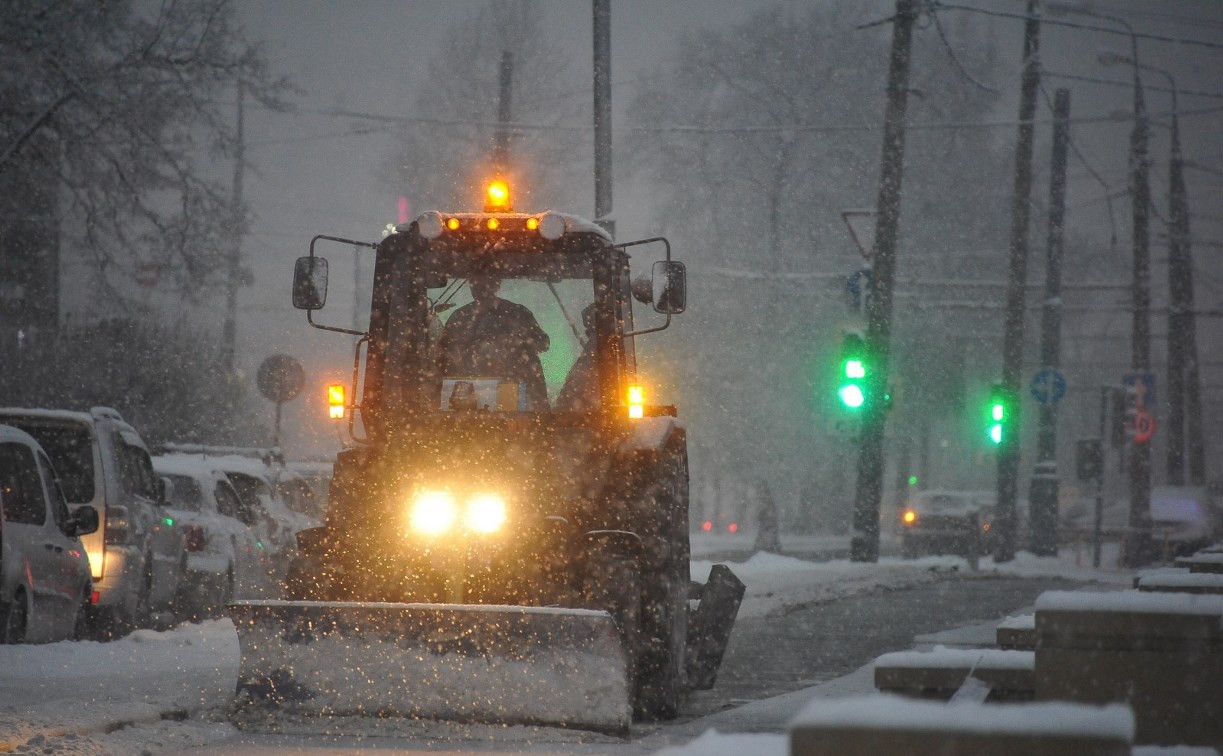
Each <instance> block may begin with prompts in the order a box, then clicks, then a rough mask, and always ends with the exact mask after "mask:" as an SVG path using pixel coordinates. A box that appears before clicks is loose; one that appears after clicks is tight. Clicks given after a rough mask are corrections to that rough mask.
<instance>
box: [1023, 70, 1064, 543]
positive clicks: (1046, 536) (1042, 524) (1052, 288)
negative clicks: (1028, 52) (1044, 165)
mask: <svg viewBox="0 0 1223 756" xmlns="http://www.w3.org/2000/svg"><path fill="white" fill-rule="evenodd" d="M1069 143H1070V90H1068V89H1059V90H1057V93H1056V94H1055V96H1054V102H1053V163H1052V166H1051V168H1050V172H1049V246H1048V252H1047V256H1046V258H1045V301H1044V306H1043V308H1042V310H1041V319H1040V363H1041V366H1042V367H1043V368H1045V369H1046V370H1056V369H1057V368H1058V366H1059V364H1060V361H1061V359H1060V358H1061V354H1060V353H1061V333H1062V249H1063V244H1062V242H1063V238H1064V236H1065V233H1064V232H1065V222H1066V148H1067V146H1068V145H1069ZM1045 399H1046V401H1045V402H1044V403H1042V404H1041V405H1040V425H1039V435H1038V436H1037V442H1036V468H1035V470H1034V472H1033V475H1032V484H1031V488H1030V496H1029V498H1030V499H1031V502H1032V503H1031V507H1032V509H1031V512H1030V520H1031V524H1032V533H1031V543H1030V544H1029V548H1030V549H1031V550H1032V553H1033V554H1036V555H1037V556H1057V499H1058V489H1059V482H1058V477H1057V402H1056V401H1054V397H1052V396H1047V397H1045Z"/></svg>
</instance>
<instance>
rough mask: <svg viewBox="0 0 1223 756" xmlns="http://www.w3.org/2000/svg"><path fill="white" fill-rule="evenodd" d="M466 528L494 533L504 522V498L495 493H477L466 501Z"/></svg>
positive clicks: (478, 531) (476, 531)
mask: <svg viewBox="0 0 1223 756" xmlns="http://www.w3.org/2000/svg"><path fill="white" fill-rule="evenodd" d="M465 519H466V523H465V524H466V525H467V529H468V530H470V531H472V532H474V533H495V532H497V531H498V530H500V529H501V526H502V525H504V524H505V500H504V499H502V498H501V497H500V496H498V495H496V494H479V495H477V496H473V497H472V498H471V500H470V501H468V502H467V516H466V518H465Z"/></svg>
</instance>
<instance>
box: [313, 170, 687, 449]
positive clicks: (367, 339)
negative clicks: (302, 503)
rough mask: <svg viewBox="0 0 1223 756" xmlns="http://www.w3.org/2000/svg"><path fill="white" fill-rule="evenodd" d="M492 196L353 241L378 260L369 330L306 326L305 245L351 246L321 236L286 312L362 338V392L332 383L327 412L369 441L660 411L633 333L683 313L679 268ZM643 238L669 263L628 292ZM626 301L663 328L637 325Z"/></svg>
mask: <svg viewBox="0 0 1223 756" xmlns="http://www.w3.org/2000/svg"><path fill="white" fill-rule="evenodd" d="M495 186H496V184H494V187H495ZM489 197H490V202H489V204H488V205H486V207H485V211H484V212H479V213H470V212H466V213H441V212H427V213H424V214H423V215H421V216H420V217H418V218H417V219H416V220H415V221H413V222H411V223H406V224H401V225H399V226H397V227H395V228H394V231H393V232H392V233H390V234H388V235H387V236H386V237H385V238H384V239H383V240H382V241H381V242H379V243H377V244H363V246H366V247H371V248H373V249H374V250H375V255H376V261H375V267H374V289H373V296H372V306H371V312H370V325H369V331H368V332H354V331H349V330H348V329H342V328H335V327H332V326H326V325H322V324H317V323H314V321H313V312H314V311H315V310H317V309H320V308H321V307H322V306H323V304H324V303H325V301H326V276H327V264H326V260H325V258H323V257H320V256H318V255H316V253H315V249H316V246H317V245H318V244H319V243H320V242H328V241H330V242H338V243H342V244H346V245H351V244H362V243H360V242H354V241H351V240H343V239H335V238H334V237H327V236H318V237H315V239H314V240H313V241H312V243H311V247H310V255H309V256H306V257H302V258H300V259H299V260H298V262H297V266H296V270H295V276H294V305H295V306H297V307H298V308H300V309H305V310H307V313H308V316H309V317H310V322H311V324H312V325H315V326H316V327H319V328H323V329H326V330H338V331H342V332H347V333H354V334H356V335H359V336H361V337H362V338H361V342H360V343H359V344H358V347H357V354H356V355H355V359H354V376H355V380H354V388H355V386H356V385H357V384H358V383H360V384H362V385H363V389H362V395H361V397H360V398H359V400H356V401H352V402H348V401H346V397H347V396H348V393H347V392H346V391H345V390H343V388H342V387H333V388H332V389H331V390H330V391H329V396H330V397H331V403H332V405H333V411H332V415H333V417H334V416H346V417H348V418H349V420H350V424H351V423H352V421H353V416H354V414H355V415H359V417H360V420H361V421H362V426H363V428H364V431H365V433H366V434H367V436H368V437H370V438H377V437H378V436H379V435H383V434H392V435H393V434H395V433H397V432H399V431H401V430H403V429H405V428H412V427H419V426H422V425H424V426H429V427H430V428H435V427H436V426H437V424H438V423H441V424H443V425H448V424H450V423H453V422H470V421H471V420H472V419H473V418H472V417H471V416H472V415H473V414H476V413H479V414H481V415H487V416H498V417H503V418H505V419H507V420H510V418H512V417H518V418H520V419H522V418H523V417H524V416H529V417H530V418H531V419H532V421H533V422H534V423H536V424H544V425H555V424H561V425H565V424H572V423H573V422H574V421H575V418H585V421H586V422H588V423H589V422H620V423H622V422H623V419H624V418H629V417H634V416H635V417H640V416H644V415H647V414H650V413H651V412H653V413H658V412H665V411H666V409H667V408H661V407H660V408H650V407H648V406H647V405H646V404H645V401H644V399H645V397H644V391H643V389H642V387H641V386H640V384H639V383H637V381H636V359H635V355H634V352H633V338H632V337H633V336H635V335H640V334H641V333H646V332H651V331H657V330H661V329H663V328H666V327H667V325H668V324H669V323H670V316H671V315H673V314H677V313H679V312H682V311H683V309H684V304H685V301H684V300H685V273H684V267H683V264H682V263H679V262H676V261H673V260H671V259H670V245H669V243H667V241H666V240H665V239H662V238H654V239H647V240H643V241H640V242H630V243H628V244H616V243H614V242H613V240H612V239H611V237H610V236H609V235H608V233H607V232H606V231H605V230H603V229H602V228H601V227H599V226H597V225H595V224H594V223H591V222H589V221H586V220H583V219H581V218H578V217H576V216H573V215H567V214H563V213H558V212H551V211H550V212H545V213H539V214H531V213H520V212H514V211H513V210H512V209H511V208H510V206H509V201H508V189H505V188H504V185H502V188H501V189H500V190H497V191H490V193H489ZM641 244H661V245H663V247H664V250H665V254H666V259H665V260H663V261H660V262H658V263H656V264H655V266H654V270H653V280H652V281H651V282H646V281H638V282H636V283H635V284H634V282H632V281H630V276H629V255H628V252H627V251H626V250H627V248H629V247H632V246H635V245H641ZM634 297H636V298H637V299H638V300H639V301H642V302H645V303H649V304H652V305H653V309H654V310H655V311H657V312H659V313H662V314H664V315H665V316H666V320H665V322H663V323H662V324H661V325H657V326H654V327H650V328H646V329H643V330H635V326H634V322H633V311H632V299H633V298H634ZM363 350H364V353H365V354H364V356H365V359H364V370H363V371H362V359H361V357H362V351H363ZM350 427H352V426H351V425H350Z"/></svg>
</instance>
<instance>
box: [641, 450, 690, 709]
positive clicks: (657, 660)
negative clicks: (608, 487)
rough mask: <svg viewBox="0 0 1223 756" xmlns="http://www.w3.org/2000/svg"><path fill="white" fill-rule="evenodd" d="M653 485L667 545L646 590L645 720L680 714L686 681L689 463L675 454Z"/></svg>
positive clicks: (642, 706)
mask: <svg viewBox="0 0 1223 756" xmlns="http://www.w3.org/2000/svg"><path fill="white" fill-rule="evenodd" d="M659 478H660V479H659V481H658V482H656V483H655V484H654V485H653V486H651V489H652V490H651V495H650V497H651V499H652V500H653V507H654V509H655V511H657V512H659V513H662V514H663V515H664V517H663V521H662V523H661V527H660V529H659V535H660V536H661V537H662V538H663V539H664V541H665V542H666V545H667V556H666V561H665V563H664V564H663V565H662V569H660V570H657V571H656V572H655V574H656V575H657V577H656V578H655V580H654V581H653V583H652V585H650V586H648V587H646V588H645V589H644V596H645V601H644V606H643V611H642V630H643V636H644V637H645V638H646V639H647V643H646V644H645V647H644V652H643V655H642V657H643V658H642V660H641V663H640V665H639V667H640V671H641V672H640V676H639V678H638V689H637V704H636V707H635V708H636V712H635V713H636V715H637V717H638V718H640V719H644V720H668V719H675V718H676V717H677V716H679V712H680V707H681V706H682V705H683V699H684V694H685V692H686V686H687V679H686V678H687V675H686V668H687V664H686V654H687V648H688V584H689V581H690V574H689V572H690V567H689V548H688V466H687V460H686V459H685V458H684V456H682V455H681V454H679V453H674V454H673V455H672V456H671V457H670V459H668V460H667V462H666V463H665V464H664V465H663V466H662V467H661V469H660V471H659Z"/></svg>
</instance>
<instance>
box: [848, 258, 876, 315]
mask: <svg viewBox="0 0 1223 756" xmlns="http://www.w3.org/2000/svg"><path fill="white" fill-rule="evenodd" d="M845 294H846V296H847V297H848V298H849V309H850V310H852V311H853V312H866V308H867V307H869V306H870V301H871V271H870V268H863V269H862V270H858V271H854V272H853V274H851V275H850V277H849V278H848V279H846V281H845Z"/></svg>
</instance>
